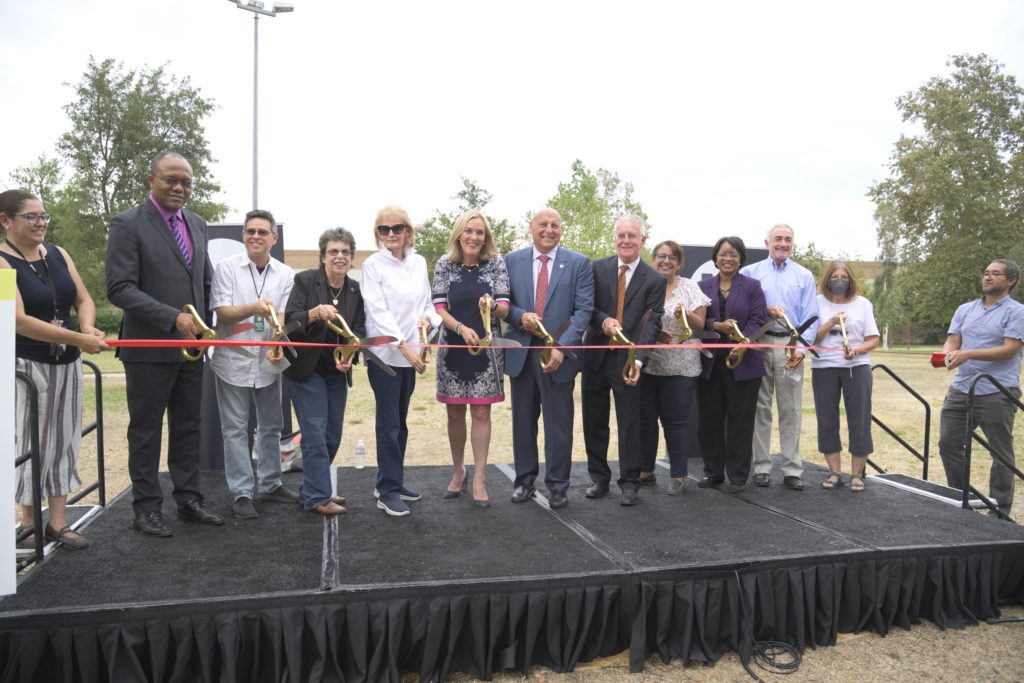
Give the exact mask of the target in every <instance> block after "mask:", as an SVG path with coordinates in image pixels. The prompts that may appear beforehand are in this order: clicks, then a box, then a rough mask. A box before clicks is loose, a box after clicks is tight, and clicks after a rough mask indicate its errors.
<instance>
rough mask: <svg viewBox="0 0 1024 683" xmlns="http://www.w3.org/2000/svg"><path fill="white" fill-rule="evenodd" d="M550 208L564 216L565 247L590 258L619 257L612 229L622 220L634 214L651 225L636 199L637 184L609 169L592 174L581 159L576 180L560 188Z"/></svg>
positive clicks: (575, 171) (574, 173) (574, 174)
mask: <svg viewBox="0 0 1024 683" xmlns="http://www.w3.org/2000/svg"><path fill="white" fill-rule="evenodd" d="M548 206H550V207H551V208H553V209H555V210H556V211H558V213H559V214H561V216H562V241H561V244H562V245H564V246H565V247H567V248H569V249H572V250H573V251H578V252H580V253H582V254H585V255H586V256H588V257H590V258H600V257H603V256H610V255H611V254H614V253H615V240H614V238H613V237H612V228H613V226H614V223H615V219H616V218H618V217H619V216H621V215H623V214H628V213H631V214H636V215H637V216H640V217H641V218H643V219H644V221H645V222H646V221H647V214H645V213H644V211H643V208H642V207H641V206H640V202H638V201H636V200H634V199H633V183H629V182H623V181H622V180H621V179H620V178H619V175H618V174H617V173H613V172H611V171H609V170H607V169H603V168H599V169H597V171H596V172H591V171H590V170H589V169H587V167H586V166H584V165H583V162H582V161H580V160H579V159H577V160H576V161H574V162H573V163H572V178H571V179H570V180H569V182H567V183H559V184H558V192H557V193H556V194H555V196H554V197H552V198H551V199H549V200H548ZM647 228H648V232H650V225H648V226H647Z"/></svg>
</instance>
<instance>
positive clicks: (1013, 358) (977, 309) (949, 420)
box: [939, 259, 1024, 515]
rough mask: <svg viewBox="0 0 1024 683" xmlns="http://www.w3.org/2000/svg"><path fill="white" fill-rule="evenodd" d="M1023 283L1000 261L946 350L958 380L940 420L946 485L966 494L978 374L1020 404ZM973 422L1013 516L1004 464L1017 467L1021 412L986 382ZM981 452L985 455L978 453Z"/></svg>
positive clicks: (957, 322) (966, 307) (1002, 507)
mask: <svg viewBox="0 0 1024 683" xmlns="http://www.w3.org/2000/svg"><path fill="white" fill-rule="evenodd" d="M1019 281H1020V266H1018V265H1017V264H1016V263H1014V262H1013V261H1007V260H1004V259H997V260H995V261H993V262H992V263H990V264H989V265H988V267H987V268H986V269H985V273H984V275H983V276H982V278H981V291H982V293H983V296H982V297H981V298H980V299H975V300H974V301H968V302H967V303H965V304H963V305H961V306H960V307H959V308H958V309H956V313H954V314H953V321H952V322H951V323H950V325H949V332H948V336H947V337H946V343H945V345H944V346H943V347H942V350H943V351H945V353H946V367H947V368H948V369H949V370H953V369H956V377H954V378H953V383H952V385H951V386H950V387H949V392H948V393H947V394H946V400H945V401H944V402H943V404H942V416H941V418H940V420H939V455H940V456H941V457H942V466H943V467H944V468H945V470H946V481H948V482H949V485H950V486H952V487H953V488H958V489H963V488H964V483H965V482H964V472H963V469H964V432H965V429H966V423H967V394H968V392H969V391H970V388H971V382H972V381H973V380H974V378H975V377H977V376H978V375H979V374H982V373H986V374H988V375H991V376H992V377H993V378H994V379H995V380H996V381H997V382H999V383H1000V384H1002V385H1003V386H1004V387H1005V388H1006V389H1007V391H1009V393H1010V394H1011V395H1012V396H1013V397H1014V398H1016V399H1017V400H1018V401H1020V367H1021V348H1022V346H1024V304H1021V303H1020V302H1018V301H1016V300H1014V299H1013V298H1011V297H1010V292H1011V291H1012V290H1013V288H1014V287H1015V286H1016V285H1017V283H1018V282H1019ZM971 413H972V421H973V423H974V424H975V425H977V426H980V427H981V431H982V432H984V434H985V439H986V440H987V441H988V443H989V446H990V447H991V448H992V455H993V457H992V470H991V472H990V474H989V497H990V498H992V499H993V500H994V501H995V503H996V505H997V506H998V507H999V511H1000V512H1002V513H1003V514H1004V515H1009V513H1010V506H1011V505H1012V504H1013V483H1014V482H1013V472H1012V471H1011V470H1010V468H1009V467H1007V466H1006V465H1005V464H1004V463H1003V462H1000V461H1001V460H1005V461H1006V462H1007V463H1009V464H1011V465H1012V464H1014V463H1015V461H1016V456H1015V455H1014V452H1013V419H1014V417H1015V415H1016V406H1015V405H1014V402H1013V401H1011V400H1010V399H1009V398H1007V396H1006V395H1005V394H1003V393H1002V392H1001V391H999V389H997V388H996V386H995V385H993V384H992V382H990V381H988V380H987V379H980V380H978V383H977V384H976V385H975V387H974V404H973V407H972V411H971ZM973 450H974V452H979V450H980V449H973Z"/></svg>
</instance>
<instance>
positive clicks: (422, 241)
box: [416, 176, 521, 280]
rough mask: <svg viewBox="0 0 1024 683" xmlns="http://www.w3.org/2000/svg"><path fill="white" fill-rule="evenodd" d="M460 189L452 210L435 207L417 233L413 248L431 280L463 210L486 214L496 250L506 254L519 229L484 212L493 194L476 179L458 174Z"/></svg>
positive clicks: (510, 248) (513, 243)
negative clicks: (424, 264) (424, 262)
mask: <svg viewBox="0 0 1024 683" xmlns="http://www.w3.org/2000/svg"><path fill="white" fill-rule="evenodd" d="M460 178H461V180H462V189H461V190H459V191H458V192H457V193H456V194H455V196H454V197H452V199H453V200H455V201H456V202H458V203H457V205H456V208H455V210H453V211H448V212H442V211H441V210H440V209H435V210H434V215H433V216H431V218H430V219H429V220H427V221H426V222H424V224H423V227H422V228H421V229H419V230H418V231H417V234H416V251H417V253H419V254H420V255H422V256H423V258H425V259H426V260H427V272H428V273H429V274H430V278H431V280H433V278H434V264H435V263H437V259H439V258H441V257H442V256H444V255H445V254H446V253H447V252H448V239H449V238H450V237H451V234H452V229H453V228H454V227H455V221H456V220H458V218H459V216H460V215H462V214H463V213H464V212H466V211H469V210H470V209H474V210H476V211H480V212H481V213H483V214H484V215H485V216H487V222H488V223H490V225H491V234H492V235H493V236H494V243H495V245H496V246H497V247H498V253H500V254H507V253H508V252H510V251H512V249H513V248H514V247H515V246H516V242H517V235H518V234H519V233H521V231H518V230H516V228H515V226H514V225H512V224H511V223H510V222H509V221H508V220H506V219H504V218H501V219H496V218H494V217H492V216H491V215H489V214H488V212H487V211H486V208H487V205H488V204H490V203H491V200H492V199H494V196H493V195H492V194H491V193H490V192H488V191H487V190H485V189H484V188H482V187H480V186H479V185H477V183H476V181H474V180H470V179H468V178H464V177H461V176H460Z"/></svg>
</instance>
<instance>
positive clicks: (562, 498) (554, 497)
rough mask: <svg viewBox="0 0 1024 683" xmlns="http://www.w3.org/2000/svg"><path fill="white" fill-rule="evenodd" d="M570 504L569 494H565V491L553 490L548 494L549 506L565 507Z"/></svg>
mask: <svg viewBox="0 0 1024 683" xmlns="http://www.w3.org/2000/svg"><path fill="white" fill-rule="evenodd" d="M568 504H569V496H567V495H565V491H552V492H551V494H550V495H548V506H549V507H552V508H556V509H557V508H564V507H565V506H566V505H568Z"/></svg>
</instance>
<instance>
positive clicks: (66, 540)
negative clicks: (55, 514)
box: [43, 522, 89, 550]
mask: <svg viewBox="0 0 1024 683" xmlns="http://www.w3.org/2000/svg"><path fill="white" fill-rule="evenodd" d="M43 535H44V536H45V537H46V540H47V541H57V542H59V543H60V544H61V545H63V546H64V547H65V548H67V549H68V550H82V549H83V548H88V547H89V539H87V538H86V537H85V536H83V535H82V534H80V533H78V532H77V531H75V530H74V529H72V528H71V527H69V526H66V527H64V528H63V529H61V530H60V531H57V530H56V529H54V528H53V527H52V526H50V523H49V522H47V523H46V526H45V527H44V528H43Z"/></svg>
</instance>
